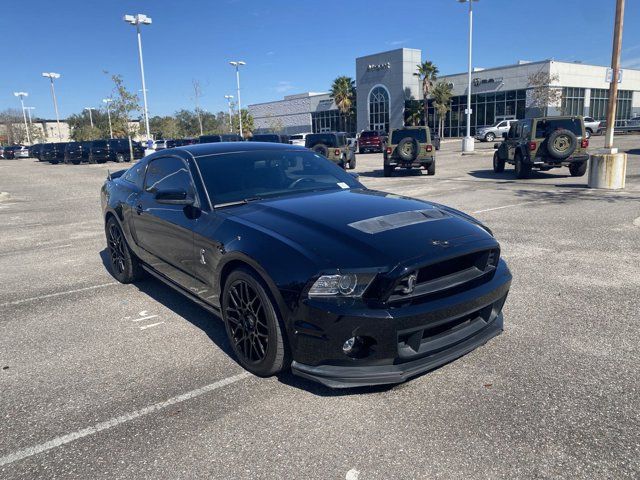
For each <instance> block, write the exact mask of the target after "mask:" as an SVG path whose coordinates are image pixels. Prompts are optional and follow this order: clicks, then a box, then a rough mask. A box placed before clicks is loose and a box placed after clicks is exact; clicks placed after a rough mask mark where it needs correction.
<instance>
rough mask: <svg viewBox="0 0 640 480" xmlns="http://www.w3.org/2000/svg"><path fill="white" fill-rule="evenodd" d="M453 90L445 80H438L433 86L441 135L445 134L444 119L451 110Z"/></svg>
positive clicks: (433, 96) (434, 102) (432, 94)
mask: <svg viewBox="0 0 640 480" xmlns="http://www.w3.org/2000/svg"><path fill="white" fill-rule="evenodd" d="M452 96H453V91H452V88H451V84H449V83H445V82H438V83H436V84H435V86H434V87H433V91H432V92H431V97H432V98H433V106H434V107H435V109H436V112H438V133H439V134H440V137H443V136H444V119H445V117H446V116H447V112H448V111H449V110H451V97H452Z"/></svg>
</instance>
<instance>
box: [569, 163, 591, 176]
mask: <svg viewBox="0 0 640 480" xmlns="http://www.w3.org/2000/svg"><path fill="white" fill-rule="evenodd" d="M569 173H570V174H571V176H572V177H582V176H583V175H584V174H585V173H587V162H582V163H572V164H571V165H569Z"/></svg>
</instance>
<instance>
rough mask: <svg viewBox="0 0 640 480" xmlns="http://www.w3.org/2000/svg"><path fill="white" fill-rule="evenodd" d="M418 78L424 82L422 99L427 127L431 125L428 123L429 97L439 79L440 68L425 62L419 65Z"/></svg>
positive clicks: (416, 74)
mask: <svg viewBox="0 0 640 480" xmlns="http://www.w3.org/2000/svg"><path fill="white" fill-rule="evenodd" d="M414 75H415V76H416V77H418V78H419V79H420V80H421V81H422V98H423V102H424V124H425V126H428V125H429V122H428V121H427V119H428V116H429V110H428V105H429V102H428V100H427V97H428V96H429V92H430V91H431V89H432V88H433V84H434V82H435V81H436V78H438V67H436V66H435V65H434V64H433V62H430V61H425V62H422V63H421V64H420V65H418V71H417V72H416V73H414Z"/></svg>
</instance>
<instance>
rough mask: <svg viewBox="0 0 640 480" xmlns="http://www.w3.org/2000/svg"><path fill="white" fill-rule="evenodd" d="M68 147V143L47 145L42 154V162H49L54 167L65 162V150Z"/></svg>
mask: <svg viewBox="0 0 640 480" xmlns="http://www.w3.org/2000/svg"><path fill="white" fill-rule="evenodd" d="M66 147H67V143H66V142H61V143H45V144H44V147H42V153H41V154H40V161H42V162H49V163H51V164H53V165H56V164H58V163H61V162H64V149H65V148H66Z"/></svg>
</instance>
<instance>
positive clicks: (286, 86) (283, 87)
mask: <svg viewBox="0 0 640 480" xmlns="http://www.w3.org/2000/svg"><path fill="white" fill-rule="evenodd" d="M292 88H293V85H292V84H291V82H289V81H287V80H282V81H280V82H278V85H276V92H278V93H284V92H288V91H289V90H291V89H292Z"/></svg>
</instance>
